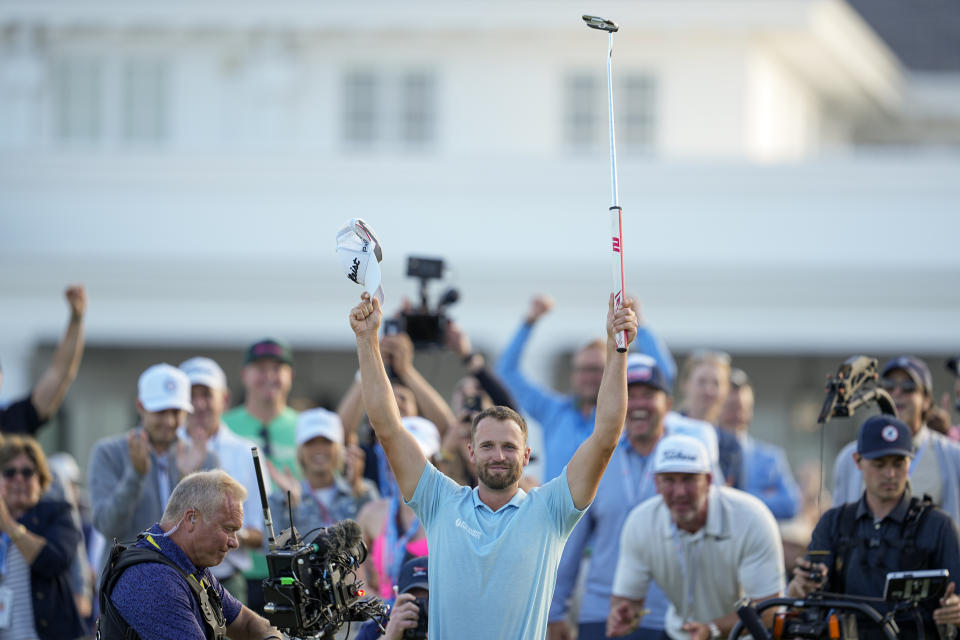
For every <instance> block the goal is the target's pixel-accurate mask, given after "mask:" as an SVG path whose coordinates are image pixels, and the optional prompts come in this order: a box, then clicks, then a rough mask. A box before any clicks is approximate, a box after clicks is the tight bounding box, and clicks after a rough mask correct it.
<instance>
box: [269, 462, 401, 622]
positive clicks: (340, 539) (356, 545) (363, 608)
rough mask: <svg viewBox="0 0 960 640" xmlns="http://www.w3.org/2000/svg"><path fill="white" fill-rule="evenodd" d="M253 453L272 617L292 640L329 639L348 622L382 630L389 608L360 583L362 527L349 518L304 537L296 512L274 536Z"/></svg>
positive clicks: (363, 549)
mask: <svg viewBox="0 0 960 640" xmlns="http://www.w3.org/2000/svg"><path fill="white" fill-rule="evenodd" d="M252 451H253V465H254V468H255V470H256V473H257V483H258V484H259V487H260V501H261V502H262V503H263V523H264V528H265V529H266V532H267V543H268V551H267V556H266V557H267V569H268V573H269V577H268V578H266V579H264V581H263V599H264V602H265V603H266V604H265V605H264V607H263V612H264V614H265V615H266V617H267V619H268V620H269V621H270V623H271V624H273V625H274V626H275V627H277V628H278V629H280V630H281V631H282V632H283V633H285V634H286V635H287V636H289V637H290V638H328V637H332V636H333V635H334V634H335V633H336V632H337V630H339V629H340V627H342V626H343V625H344V624H346V623H347V622H360V621H364V620H376V621H377V624H378V625H380V630H381V632H382V631H383V630H384V629H383V619H384V617H385V616H386V615H387V613H388V611H389V608H388V607H387V606H386V605H385V604H384V603H383V601H382V600H380V599H379V598H376V597H373V596H370V597H366V595H365V592H364V590H363V583H362V582H360V581H358V580H357V579H356V578H357V576H356V571H357V568H358V567H359V566H360V563H361V562H363V561H364V560H365V559H366V557H367V547H366V545H364V543H363V536H362V534H361V531H360V525H358V524H357V523H356V522H355V521H353V520H344V521H342V522H339V523H337V524H335V525H333V526H331V527H326V528H318V529H314V530H312V531H309V532H308V533H307V534H306V535H304V536H302V537H301V536H300V535H299V533H298V532H297V530H296V528H295V527H294V526H293V513H292V509H291V513H290V528H289V529H285V530H284V531H282V532H281V533H280V535H279V536H278V537H274V533H273V521H272V518H271V517H270V507H269V505H268V504H267V492H266V489H265V487H264V483H263V472H262V471H261V469H260V454H259V452H258V451H257V448H256V447H253V449H252ZM287 504H289V500H288V501H287Z"/></svg>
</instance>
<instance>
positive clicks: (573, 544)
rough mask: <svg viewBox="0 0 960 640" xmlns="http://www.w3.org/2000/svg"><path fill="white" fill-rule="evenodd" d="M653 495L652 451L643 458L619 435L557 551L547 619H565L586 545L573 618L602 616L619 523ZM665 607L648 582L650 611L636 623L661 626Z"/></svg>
mask: <svg viewBox="0 0 960 640" xmlns="http://www.w3.org/2000/svg"><path fill="white" fill-rule="evenodd" d="M655 495H657V488H656V483H655V482H654V478H653V452H651V453H650V455H648V456H642V455H640V454H639V453H637V451H636V450H635V449H634V448H633V447H632V446H631V445H630V442H629V441H628V440H627V438H626V436H623V437H622V438H621V439H620V443H619V444H618V445H617V449H616V450H615V451H614V452H613V456H612V457H611V458H610V463H609V464H608V465H607V469H606V471H605V472H604V474H603V477H602V478H601V479H600V485H599V486H598V487H597V496H596V498H594V500H593V504H591V505H590V508H589V509H587V512H586V513H585V514H584V516H583V518H582V519H581V520H580V523H579V524H577V526H576V527H575V528H574V530H573V533H571V534H570V539H569V540H567V544H566V546H565V547H564V549H563V558H562V559H561V561H560V568H559V571H558V573H557V589H556V591H555V592H554V594H553V602H552V604H551V605H550V621H551V622H555V621H557V620H563V619H565V618H566V614H567V605H568V600H569V599H570V597H571V595H572V594H573V590H574V587H575V586H576V583H577V575H578V573H579V570H580V562H581V557H582V556H583V552H584V550H585V549H586V548H587V546H589V547H590V548H591V549H592V552H591V555H590V563H589V566H588V569H587V576H586V585H585V588H584V592H583V598H582V599H581V601H580V620H579V621H580V622H581V623H589V622H603V621H605V620H606V619H607V615H608V613H609V612H610V592H611V590H612V589H613V572H614V570H615V569H616V568H617V557H618V556H619V555H620V531H621V529H622V528H623V523H624V521H625V520H626V519H627V515H628V514H629V513H630V510H631V509H633V507H635V506H637V505H638V504H640V503H641V502H643V501H644V500H647V499H648V498H651V497H653V496H655ZM668 605H669V602H668V600H667V597H666V595H664V593H663V591H661V590H660V589H659V587H657V586H656V585H651V586H650V589H649V590H648V592H647V597H646V601H645V602H644V608H646V609H650V613H648V614H647V615H645V616H644V617H643V619H642V620H641V622H640V624H641V626H642V627H644V628H647V629H662V628H663V623H664V616H665V615H666V612H667V606H668Z"/></svg>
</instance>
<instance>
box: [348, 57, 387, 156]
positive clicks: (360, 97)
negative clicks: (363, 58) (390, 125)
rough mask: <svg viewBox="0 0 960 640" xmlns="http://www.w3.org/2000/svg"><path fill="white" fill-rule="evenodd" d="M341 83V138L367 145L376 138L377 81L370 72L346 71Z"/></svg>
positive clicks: (378, 89)
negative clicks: (342, 120)
mask: <svg viewBox="0 0 960 640" xmlns="http://www.w3.org/2000/svg"><path fill="white" fill-rule="evenodd" d="M343 84H344V87H343V97H344V100H343V110H344V118H343V119H344V128H343V134H344V139H345V141H346V142H347V143H348V144H351V145H359V146H369V145H371V144H373V143H374V142H375V141H376V140H377V139H378V137H379V113H378V110H379V108H380V107H381V106H382V104H381V100H380V96H379V93H380V82H379V78H377V76H376V75H375V74H374V73H373V72H372V71H350V72H348V73H347V74H346V76H344V83H343Z"/></svg>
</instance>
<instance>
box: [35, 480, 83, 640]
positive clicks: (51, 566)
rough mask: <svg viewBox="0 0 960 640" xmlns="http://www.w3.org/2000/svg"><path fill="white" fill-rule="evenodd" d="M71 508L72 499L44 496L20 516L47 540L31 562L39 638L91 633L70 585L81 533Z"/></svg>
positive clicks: (48, 639)
mask: <svg viewBox="0 0 960 640" xmlns="http://www.w3.org/2000/svg"><path fill="white" fill-rule="evenodd" d="M70 509H71V507H70V505H69V503H67V502H64V501H63V500H56V499H53V498H51V497H49V496H45V497H43V498H41V500H40V502H38V503H37V504H36V506H34V507H33V508H32V509H30V510H29V511H27V512H26V513H24V514H23V515H22V516H20V518H19V522H20V523H21V524H22V525H23V526H25V527H26V528H27V529H28V530H29V531H30V532H31V533H34V534H36V535H38V536H42V537H43V538H45V539H46V541H47V544H45V545H44V546H43V549H41V550H40V553H39V554H38V555H37V557H36V559H35V560H34V561H33V564H31V565H30V595H31V596H32V599H33V619H34V626H35V627H36V630H37V635H38V636H39V637H40V640H65V639H69V638H77V637H80V636H83V635H86V634H87V633H88V631H87V628H86V626H85V625H84V624H83V622H82V621H81V620H80V615H79V614H78V613H77V607H76V604H75V602H74V600H73V590H72V589H71V587H70V565H71V564H72V563H73V559H74V556H75V555H76V553H77V545H78V543H79V542H80V535H81V534H80V529H78V528H77V525H76V521H75V520H74V518H73V514H72V513H71V511H70Z"/></svg>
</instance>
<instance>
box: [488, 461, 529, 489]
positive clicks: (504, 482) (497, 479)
mask: <svg viewBox="0 0 960 640" xmlns="http://www.w3.org/2000/svg"><path fill="white" fill-rule="evenodd" d="M487 468H488V465H483V466H478V467H477V478H478V479H479V480H480V482H482V483H483V484H484V485H486V486H487V487H488V488H489V489H493V490H494V491H502V490H504V489H506V488H507V487H509V486H510V485H512V484H514V483H516V482H517V481H519V480H520V476H521V473H520V467H519V466H511V467H510V468H509V469H507V470H506V473H501V474H496V475H495V474H492V473H490V472H489V471H487Z"/></svg>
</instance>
